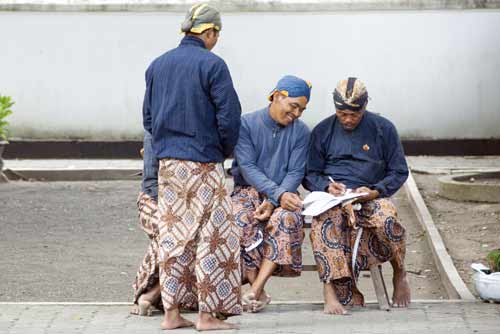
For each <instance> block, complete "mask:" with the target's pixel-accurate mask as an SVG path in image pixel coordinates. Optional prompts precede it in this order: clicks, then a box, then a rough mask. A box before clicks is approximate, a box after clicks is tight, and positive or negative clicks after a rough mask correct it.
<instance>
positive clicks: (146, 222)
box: [132, 192, 163, 310]
mask: <svg viewBox="0 0 500 334" xmlns="http://www.w3.org/2000/svg"><path fill="white" fill-rule="evenodd" d="M137 207H138V209H139V226H140V227H141V228H142V229H143V230H144V232H145V233H146V235H147V236H148V237H149V239H150V243H149V246H148V249H147V251H146V255H145V256H144V258H143V260H142V263H141V265H140V267H139V271H138V272H137V274H136V276H135V281H134V284H133V285H132V288H133V289H134V304H137V302H138V300H139V297H140V296H141V295H142V294H143V293H146V292H148V291H149V290H150V289H152V288H153V287H154V286H155V285H156V284H158V282H159V280H160V276H159V271H158V263H159V258H158V236H159V227H158V222H159V218H160V216H159V212H158V205H157V203H156V200H155V199H154V198H152V197H150V196H149V195H147V194H145V193H143V192H141V193H140V194H139V197H138V198H137ZM153 306H155V307H156V308H158V309H159V310H163V306H162V305H161V300H160V299H159V300H158V301H157V302H156V303H154V304H153Z"/></svg>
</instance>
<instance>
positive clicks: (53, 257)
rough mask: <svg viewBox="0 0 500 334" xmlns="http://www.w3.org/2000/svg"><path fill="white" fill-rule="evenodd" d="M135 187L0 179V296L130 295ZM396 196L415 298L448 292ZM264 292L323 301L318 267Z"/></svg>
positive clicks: (136, 239)
mask: <svg viewBox="0 0 500 334" xmlns="http://www.w3.org/2000/svg"><path fill="white" fill-rule="evenodd" d="M138 189H139V181H98V182H96V181H90V182H23V181H16V182H10V183H8V184H2V185H0V193H1V194H2V195H0V254H2V256H1V257H0V268H2V269H1V270H0V277H1V282H2V284H0V301H27V302H31V301H51V302H96V301H97V302H127V301H130V299H131V292H132V291H131V283H132V280H133V279H134V277H135V272H136V269H137V266H138V265H139V263H140V261H141V259H142V256H143V254H144V251H145V249H146V246H147V243H148V240H147V238H146V236H145V234H144V233H143V232H142V230H140V229H139V227H138V226H137V223H138V219H137V211H136V205H135V199H136V196H137V192H138ZM3 194H8V196H3ZM396 202H397V205H398V207H399V214H400V217H401V219H402V222H403V224H405V225H406V226H407V229H408V232H409V242H408V256H407V265H408V270H410V275H409V277H410V284H411V286H412V289H413V297H414V298H416V299H442V298H446V294H445V292H444V290H443V288H442V287H441V284H440V280H439V276H438V274H437V270H436V268H435V266H434V264H433V261H432V257H431V255H430V252H429V250H428V249H427V244H426V241H425V239H424V237H423V234H422V231H421V230H420V228H419V226H418V223H417V222H416V220H415V217H413V215H412V211H411V209H410V207H409V205H408V202H407V201H406V197H405V196H404V194H403V193H400V194H398V195H397V196H396ZM303 254H304V264H313V263H314V261H313V257H312V250H311V246H310V242H309V238H306V241H305V244H304V248H303ZM384 268H385V269H384V275H385V277H386V282H387V285H388V289H389V291H391V290H392V284H391V275H392V270H391V268H390V265H388V264H387V265H385V266H384ZM363 275H364V276H366V275H368V273H363ZM360 286H361V290H362V291H363V292H366V298H367V299H368V300H374V299H375V296H374V293H373V288H372V286H371V281H370V279H369V278H368V277H362V278H361V284H360ZM284 287H285V288H284ZM268 290H269V292H270V293H271V295H272V296H273V299H274V300H295V301H297V300H303V301H320V300H322V289H321V285H320V284H319V280H318V276H317V273H316V272H304V273H303V275H302V277H300V278H297V279H287V278H281V279H280V278H273V279H271V280H270V282H269V285H268ZM390 293H391V292H390Z"/></svg>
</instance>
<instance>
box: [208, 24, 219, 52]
mask: <svg viewBox="0 0 500 334" xmlns="http://www.w3.org/2000/svg"><path fill="white" fill-rule="evenodd" d="M218 40H219V31H217V30H215V29H209V30H208V31H207V35H206V40H205V45H206V47H207V49H208V50H212V49H213V48H214V47H215V44H217V41H218Z"/></svg>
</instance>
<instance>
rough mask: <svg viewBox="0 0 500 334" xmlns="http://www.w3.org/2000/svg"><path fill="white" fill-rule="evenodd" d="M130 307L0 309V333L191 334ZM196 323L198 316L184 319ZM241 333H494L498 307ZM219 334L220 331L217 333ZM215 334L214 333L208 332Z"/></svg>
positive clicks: (267, 319)
mask: <svg viewBox="0 0 500 334" xmlns="http://www.w3.org/2000/svg"><path fill="white" fill-rule="evenodd" d="M128 310H129V308H128V306H96V305H69V306H58V305H26V304H24V305H22V304H21V305H20V304H17V305H1V304H0V333H5V334H18V333H19V334H37V333H44V334H52V333H54V334H56V333H82V334H83V333H85V334H94V333H95V334H97V333H98V334H101V333H108V334H114V333H116V334H118V333H119V334H128V333H133V334H142V333H144V334H151V333H168V332H172V333H194V332H195V331H194V330H193V329H183V330H173V331H162V330H160V328H159V324H160V321H161V314H159V313H157V314H155V315H153V317H137V316H132V315H130V314H128ZM186 317H187V318H189V319H190V320H194V319H195V317H196V315H195V314H193V313H191V314H187V315H186ZM229 321H230V322H233V323H238V324H239V325H240V330H238V331H225V332H226V333H229V332H233V333H241V334H245V333H273V334H274V333H311V334H312V333H329V334H331V333H335V334H343V333H353V334H355V333H370V334H375V333H412V334H418V333H422V334H433V333H439V334H442V333H453V334H461V333H492V334H493V333H496V334H498V332H499V328H500V305H494V304H484V303H479V302H478V303H452V302H443V303H418V304H412V305H411V306H410V308H409V309H392V310H391V311H389V312H385V311H380V310H378V309H377V308H376V306H375V305H370V306H368V307H366V308H356V309H354V310H352V312H351V315H349V316H331V315H325V314H323V312H322V306H321V305H316V304H295V305H271V306H269V307H268V308H267V309H266V310H265V311H264V312H262V313H259V314H249V313H246V314H244V315H242V316H237V317H233V318H230V320H229ZM218 332H219V333H220V332H221V331H218ZM212 333H213V332H212Z"/></svg>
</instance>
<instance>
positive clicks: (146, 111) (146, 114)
mask: <svg viewBox="0 0 500 334" xmlns="http://www.w3.org/2000/svg"><path fill="white" fill-rule="evenodd" d="M152 67H153V65H150V66H149V67H148V69H147V70H146V92H145V93H144V101H143V103H142V124H143V126H144V129H145V130H146V131H147V132H149V133H153V124H152V116H151V96H152V93H153V70H152Z"/></svg>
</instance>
